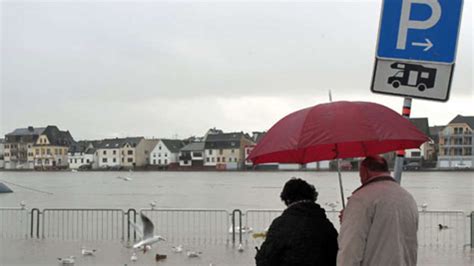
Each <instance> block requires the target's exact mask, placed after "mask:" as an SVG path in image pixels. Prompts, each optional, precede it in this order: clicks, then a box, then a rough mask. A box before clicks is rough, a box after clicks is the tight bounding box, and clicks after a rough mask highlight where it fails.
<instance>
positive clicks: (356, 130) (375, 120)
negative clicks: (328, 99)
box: [248, 101, 429, 164]
mask: <svg viewBox="0 0 474 266" xmlns="http://www.w3.org/2000/svg"><path fill="white" fill-rule="evenodd" d="M428 140H429V138H428V137H427V136H426V135H424V134H423V133H422V132H421V131H419V130H418V129H417V128H416V127H415V126H414V125H413V124H412V123H411V122H410V121H409V120H408V119H406V118H404V117H403V116H401V115H399V114H398V113H396V112H395V111H393V110H391V109H389V108H387V107H385V106H383V105H380V104H376V103H370V102H349V101H340V102H332V103H325V104H319V105H316V106H313V107H310V108H306V109H302V110H299V111H296V112H294V113H291V114H289V115H287V116H286V117H284V118H283V119H281V120H280V121H278V122H277V123H276V124H275V125H274V126H273V127H272V128H271V129H270V130H269V131H268V132H267V133H266V134H265V136H264V137H263V138H262V140H261V141H260V142H259V143H258V144H257V146H256V147H255V149H254V150H253V151H252V152H251V153H250V155H249V157H248V159H250V160H251V161H252V162H253V163H254V164H260V163H270V162H277V163H300V164H303V163H309V162H315V161H322V160H332V159H336V158H341V159H342V158H352V157H363V156H368V155H375V154H380V153H385V152H389V151H394V150H401V149H410V148H419V147H420V145H421V144H423V143H424V142H426V141H428Z"/></svg>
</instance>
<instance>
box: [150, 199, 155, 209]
mask: <svg viewBox="0 0 474 266" xmlns="http://www.w3.org/2000/svg"><path fill="white" fill-rule="evenodd" d="M150 206H151V209H152V210H153V209H154V208H155V206H156V201H152V202H150Z"/></svg>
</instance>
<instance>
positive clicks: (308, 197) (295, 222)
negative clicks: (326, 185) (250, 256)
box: [255, 178, 338, 266]
mask: <svg viewBox="0 0 474 266" xmlns="http://www.w3.org/2000/svg"><path fill="white" fill-rule="evenodd" d="M317 196H318V192H316V189H315V188H314V186H313V185H310V184H308V183H307V182H306V181H304V180H302V179H299V178H292V179H290V180H289V181H288V182H286V184H285V186H284V188H283V191H282V192H281V195H280V198H281V200H282V201H283V202H284V203H285V205H286V206H287V208H286V210H285V211H284V212H283V214H282V215H281V216H279V217H277V218H276V219H275V220H273V222H272V224H271V226H270V228H269V230H268V233H267V235H266V239H265V241H264V242H263V244H262V246H261V248H260V249H258V248H257V255H256V256H255V260H256V264H257V266H267V265H268V266H278V265H288V266H293V265H313V266H316V265H324V266H326V265H329V266H330V265H336V256H337V249H338V247H337V231H336V229H335V228H334V226H333V224H332V223H331V222H330V221H329V220H328V219H327V217H326V213H325V211H324V209H322V208H321V207H320V206H319V205H318V204H316V199H317Z"/></svg>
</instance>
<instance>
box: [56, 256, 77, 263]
mask: <svg viewBox="0 0 474 266" xmlns="http://www.w3.org/2000/svg"><path fill="white" fill-rule="evenodd" d="M75 258H76V257H74V256H69V257H67V258H58V261H59V263H61V264H62V265H74V262H75V260H74V259H75Z"/></svg>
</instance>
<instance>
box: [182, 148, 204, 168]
mask: <svg viewBox="0 0 474 266" xmlns="http://www.w3.org/2000/svg"><path fill="white" fill-rule="evenodd" d="M203 165H204V142H192V143H189V144H188V145H186V146H184V147H183V148H182V149H181V150H180V152H179V166H185V167H202V166H203Z"/></svg>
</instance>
